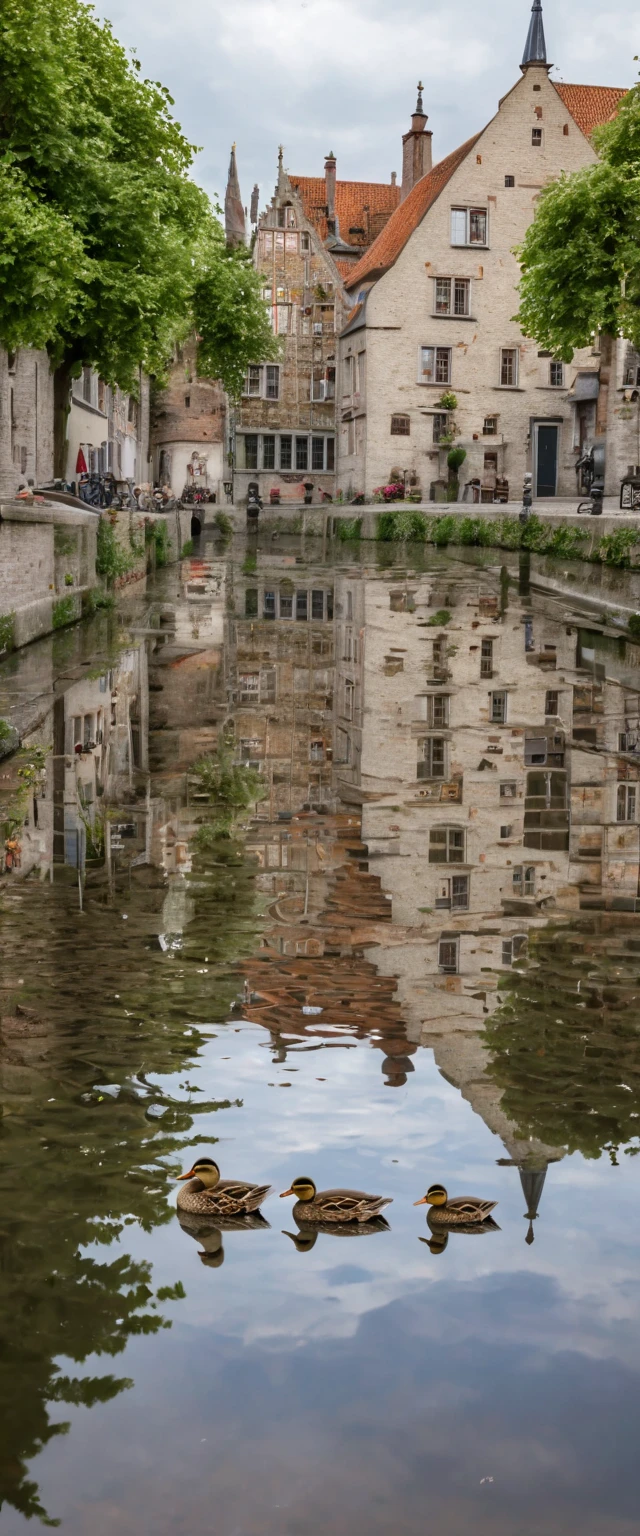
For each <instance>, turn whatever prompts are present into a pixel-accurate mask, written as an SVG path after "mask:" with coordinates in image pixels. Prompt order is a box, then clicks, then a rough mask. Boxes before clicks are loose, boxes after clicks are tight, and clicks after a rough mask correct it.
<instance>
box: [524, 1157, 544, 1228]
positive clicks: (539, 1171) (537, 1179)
mask: <svg viewBox="0 0 640 1536" xmlns="http://www.w3.org/2000/svg"><path fill="white" fill-rule="evenodd" d="M518 1172H519V1174H520V1183H521V1185H522V1193H523V1195H524V1198H525V1200H526V1202H527V1212H526V1216H525V1218H524V1219H525V1221H528V1223H529V1230H528V1232H527V1235H526V1237H525V1243H528V1244H531V1243H532V1242H533V1223H534V1221H535V1220H536V1218H537V1215H538V1206H539V1204H540V1198H541V1195H542V1190H543V1188H544V1181H545V1179H546V1177H547V1165H546V1163H545V1166H544V1167H543V1168H523V1167H521V1168H519V1170H518Z"/></svg>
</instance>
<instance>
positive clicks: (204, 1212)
mask: <svg viewBox="0 0 640 1536" xmlns="http://www.w3.org/2000/svg"><path fill="white" fill-rule="evenodd" d="M178 1177H179V1179H180V1180H181V1181H182V1182H183V1183H184V1181H185V1180H187V1179H188V1180H189V1181H190V1182H189V1183H188V1184H185V1188H184V1189H181V1190H180V1193H179V1195H178V1210H179V1211H186V1212H188V1214H189V1215H191V1216H249V1215H250V1214H251V1212H252V1211H257V1210H258V1209H259V1207H260V1206H261V1205H262V1202H263V1200H265V1199H266V1197H267V1195H268V1194H269V1191H270V1189H271V1185H270V1184H243V1183H242V1182H241V1180H239V1179H221V1178H220V1169H219V1167H218V1164H217V1163H214V1161H213V1158H212V1157H199V1158H197V1160H196V1162H195V1163H194V1165H193V1168H190V1169H189V1172H188V1173H181V1174H179V1175H178Z"/></svg>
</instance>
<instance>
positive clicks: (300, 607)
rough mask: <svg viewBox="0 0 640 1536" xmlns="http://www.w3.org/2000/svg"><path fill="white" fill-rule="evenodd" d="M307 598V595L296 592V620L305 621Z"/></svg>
mask: <svg viewBox="0 0 640 1536" xmlns="http://www.w3.org/2000/svg"><path fill="white" fill-rule="evenodd" d="M307 598H308V594H307V593H306V592H296V618H297V619H306V617H307V607H308V601H307Z"/></svg>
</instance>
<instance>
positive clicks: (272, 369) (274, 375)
mask: <svg viewBox="0 0 640 1536" xmlns="http://www.w3.org/2000/svg"><path fill="white" fill-rule="evenodd" d="M274 385H275V394H273V392H271V393H270V391H273V387H274ZM264 398H265V400H279V399H280V365H279V363H265V365H264Z"/></svg>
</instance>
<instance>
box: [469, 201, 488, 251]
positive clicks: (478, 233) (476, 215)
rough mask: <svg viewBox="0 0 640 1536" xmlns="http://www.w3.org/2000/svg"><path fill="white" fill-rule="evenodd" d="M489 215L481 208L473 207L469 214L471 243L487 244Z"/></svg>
mask: <svg viewBox="0 0 640 1536" xmlns="http://www.w3.org/2000/svg"><path fill="white" fill-rule="evenodd" d="M486 243H487V215H486V213H485V211H484V210H483V209H481V208H472V209H471V212H470V214H469V244H470V245H486Z"/></svg>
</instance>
